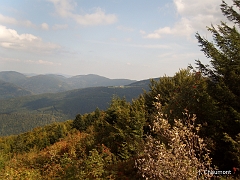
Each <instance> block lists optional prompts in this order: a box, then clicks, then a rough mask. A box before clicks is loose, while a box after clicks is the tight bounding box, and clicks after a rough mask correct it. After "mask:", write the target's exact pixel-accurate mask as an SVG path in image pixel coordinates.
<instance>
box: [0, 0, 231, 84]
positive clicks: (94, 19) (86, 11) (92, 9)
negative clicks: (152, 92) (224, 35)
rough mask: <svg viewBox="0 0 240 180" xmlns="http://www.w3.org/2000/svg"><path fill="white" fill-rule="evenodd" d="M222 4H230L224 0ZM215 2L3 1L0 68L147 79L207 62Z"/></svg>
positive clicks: (217, 18) (215, 19)
mask: <svg viewBox="0 0 240 180" xmlns="http://www.w3.org/2000/svg"><path fill="white" fill-rule="evenodd" d="M226 2H232V1H231V0H227V1H226ZM220 3H221V1H220V0H21V1H16V0H2V1H1V6H0V71H9V70H13V71H19V72H22V73H42V74H44V73H62V74H69V75H84V74H98V75H102V76H105V77H108V78H128V79H135V80H141V79H147V78H154V77H160V76H163V75H164V74H166V75H173V74H174V73H175V72H177V71H178V70H179V69H180V68H186V67H187V65H188V64H190V63H191V64H194V61H195V60H196V59H200V60H202V61H203V62H206V63H207V62H208V60H207V59H206V58H205V57H204V55H203V53H202V52H201V51H200V48H199V47H198V42H197V40H196V39H195V33H196V32H199V33H200V34H201V35H203V36H205V37H207V38H208V39H209V38H211V34H208V33H207V31H206V26H210V25H211V23H212V24H214V25H216V24H219V23H220V21H221V20H223V21H226V19H225V18H224V17H223V15H222V13H221V11H220V8H219V5H220Z"/></svg>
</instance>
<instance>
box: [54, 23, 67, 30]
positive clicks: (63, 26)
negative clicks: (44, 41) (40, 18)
mask: <svg viewBox="0 0 240 180" xmlns="http://www.w3.org/2000/svg"><path fill="white" fill-rule="evenodd" d="M67 28H68V25H67V24H54V25H53V27H52V29H53V30H58V29H67Z"/></svg>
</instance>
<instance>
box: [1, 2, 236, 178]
mask: <svg viewBox="0 0 240 180" xmlns="http://www.w3.org/2000/svg"><path fill="white" fill-rule="evenodd" d="M233 2H234V8H233V7H231V6H229V5H227V4H226V3H225V2H222V4H221V10H222V12H223V15H224V16H226V17H227V18H228V19H229V21H230V22H234V23H235V24H236V25H240V14H239V13H238V12H237V11H236V10H235V8H237V9H239V8H240V1H239V0H233ZM208 30H209V31H210V32H211V33H212V36H213V39H212V40H213V42H210V41H209V40H207V39H206V38H204V37H202V36H201V35H200V34H198V33H197V34H196V38H197V40H198V42H199V45H200V47H201V50H202V51H203V53H204V54H205V55H206V57H207V58H209V60H210V63H209V65H204V64H202V62H201V61H199V60H198V61H196V67H193V66H191V65H189V67H188V68H186V69H182V70H180V71H179V72H176V74H175V75H174V76H173V77H168V76H164V77H161V78H160V79H159V80H152V81H151V82H150V84H149V91H145V92H144V93H142V94H141V95H139V97H137V98H135V99H133V100H132V101H131V102H128V101H127V100H126V98H119V97H117V96H115V97H113V98H112V100H111V103H110V104H109V106H108V108H107V109H106V110H100V109H98V108H96V109H95V110H94V111H93V112H91V113H84V114H81V113H80V114H76V116H75V118H74V119H73V120H68V121H65V122H58V123H57V122H55V123H53V124H51V125H47V126H44V127H39V128H35V129H33V130H32V131H29V132H26V133H23V134H19V135H12V136H6V137H1V138H0V151H1V153H0V179H32V180H35V179H125V180H127V179H131V180H134V179H164V180H165V179H169V180H171V179H208V178H209V179H210V178H215V179H217V178H218V179H239V178H240V177H239V173H240V171H239V168H240V34H239V32H238V27H235V26H233V27H231V26H228V25H227V23H223V22H222V23H221V24H220V25H218V26H217V27H214V26H211V27H209V28H208Z"/></svg>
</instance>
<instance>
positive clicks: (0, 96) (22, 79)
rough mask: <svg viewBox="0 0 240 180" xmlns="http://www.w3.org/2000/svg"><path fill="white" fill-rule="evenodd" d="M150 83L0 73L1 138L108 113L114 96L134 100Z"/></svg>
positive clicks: (84, 76)
mask: <svg viewBox="0 0 240 180" xmlns="http://www.w3.org/2000/svg"><path fill="white" fill-rule="evenodd" d="M128 82H129V84H127V83H128ZM149 83H150V80H149V79H148V80H143V81H133V80H127V79H117V80H116V79H115V80H111V79H108V78H105V77H101V76H98V75H82V76H74V77H70V78H66V77H64V76H61V75H36V76H32V77H27V76H25V75H23V74H21V73H18V72H13V71H11V72H0V136H1V135H2V136H5V135H11V134H19V133H22V132H26V131H29V130H31V129H33V128H35V127H37V126H43V125H46V124H50V123H52V122H56V121H57V122H60V121H65V120H67V119H73V118H74V117H75V116H76V115H77V114H78V113H81V114H85V113H90V112H92V111H94V110H95V109H96V108H97V107H98V108H99V109H101V110H105V109H106V108H107V107H108V106H109V104H110V102H111V99H112V98H113V96H114V95H115V96H118V97H121V98H123V97H125V98H126V100H127V101H131V100H132V99H134V98H137V97H138V96H139V95H140V94H142V93H143V90H147V91H148V89H149ZM125 84H127V85H125ZM89 86H95V87H89ZM79 87H81V88H79ZM84 87H87V88H84ZM60 91H64V92H60ZM44 92H48V93H44ZM43 93H44V94H43Z"/></svg>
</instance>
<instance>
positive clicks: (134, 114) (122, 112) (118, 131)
mask: <svg viewBox="0 0 240 180" xmlns="http://www.w3.org/2000/svg"><path fill="white" fill-rule="evenodd" d="M144 125H145V110H144V99H143V98H139V99H138V100H136V101H133V102H132V104H130V103H128V102H126V100H125V99H120V98H113V100H112V103H111V105H110V107H109V108H108V109H107V110H106V115H105V117H104V119H103V120H102V121H101V122H99V123H98V124H97V125H96V130H95V131H96V132H99V133H98V136H97V137H98V141H99V142H100V143H103V144H105V145H106V146H107V147H108V148H110V149H111V152H113V153H114V154H116V155H118V156H119V157H120V158H121V159H128V158H129V157H131V156H133V155H134V154H136V153H137V151H138V150H139V148H140V146H141V145H142V136H143V126H144Z"/></svg>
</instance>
